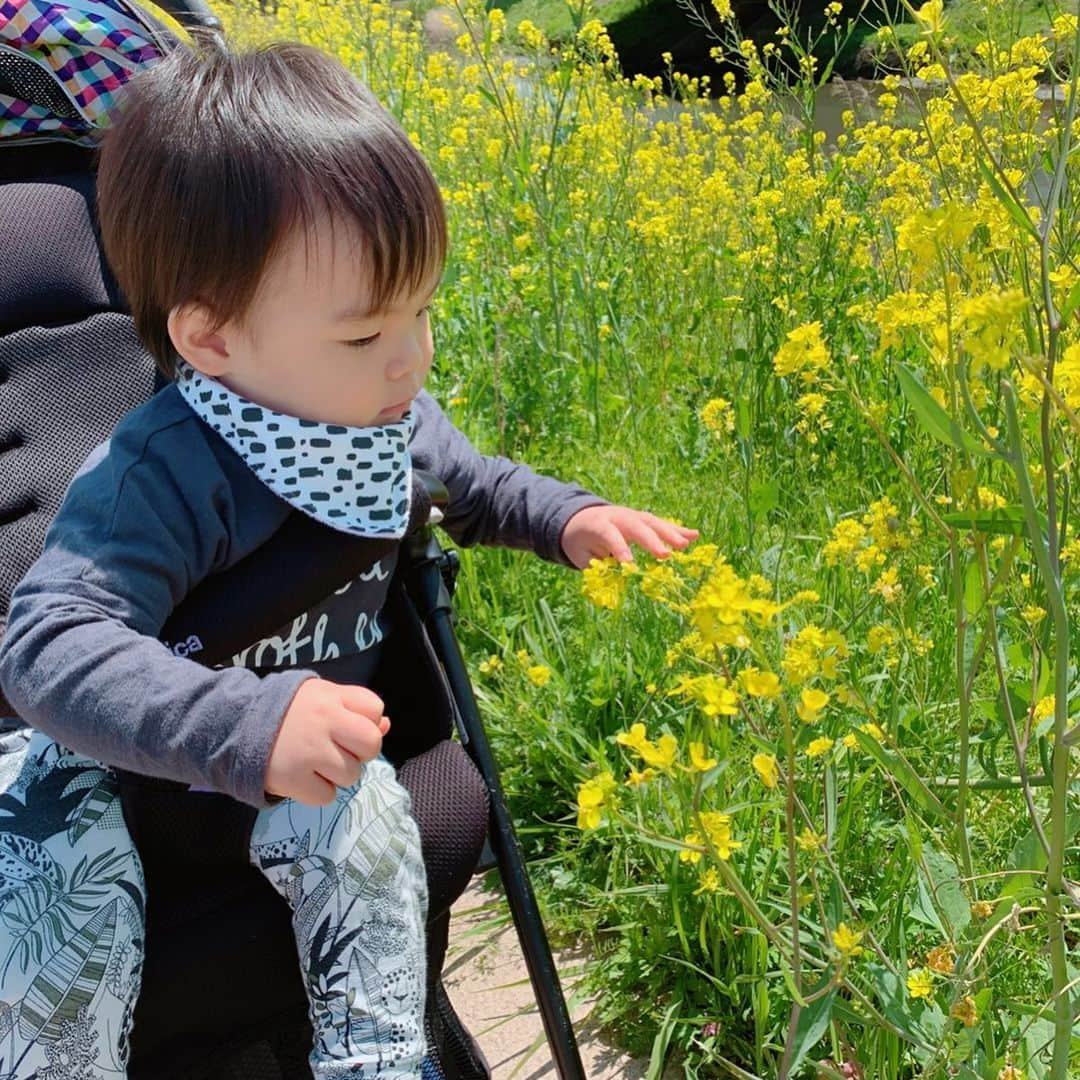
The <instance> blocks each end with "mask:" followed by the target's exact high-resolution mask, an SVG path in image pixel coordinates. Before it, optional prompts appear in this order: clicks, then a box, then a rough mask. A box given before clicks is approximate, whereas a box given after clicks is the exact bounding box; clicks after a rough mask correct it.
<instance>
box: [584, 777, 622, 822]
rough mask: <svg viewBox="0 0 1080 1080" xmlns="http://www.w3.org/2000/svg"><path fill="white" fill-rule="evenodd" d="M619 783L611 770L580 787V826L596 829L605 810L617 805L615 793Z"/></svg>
mask: <svg viewBox="0 0 1080 1080" xmlns="http://www.w3.org/2000/svg"><path fill="white" fill-rule="evenodd" d="M617 788H618V785H617V784H616V783H615V777H614V776H612V775H611V773H610V772H607V771H605V772H602V773H600V775H599V776H594V777H593V778H592V779H590V780H586V781H585V782H584V783H583V784H582V785H581V786H580V787H579V788H578V800H577V802H578V820H577V823H578V828H579V829H595V828H598V827H599V825H600V822H601V821H602V820H603V817H604V811H605V810H606V809H607V808H608V807H609V806H615V805H616V803H615V799H614V794H615V791H616V790H617Z"/></svg>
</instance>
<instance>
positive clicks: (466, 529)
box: [410, 392, 607, 566]
mask: <svg viewBox="0 0 1080 1080" xmlns="http://www.w3.org/2000/svg"><path fill="white" fill-rule="evenodd" d="M414 408H415V409H416V410H417V424H416V433H415V435H414V437H413V443H412V444H411V446H410V450H411V453H412V459H413V465H414V467H415V468H418V469H423V470H425V471H427V472H431V473H434V475H436V476H437V477H438V478H439V479H440V480H442V482H443V483H444V484H445V485H446V488H447V491H448V492H449V494H450V505H449V507H448V510H447V513H446V517H445V519H444V520H443V522H442V527H443V528H444V529H446V531H447V532H448V533H449V534H450V536H451V537H453V539H454V540H455V542H457V543H459V544H461V545H462V546H464V547H468V546H470V545H472V544H498V545H501V546H504V547H514V548H526V549H531V550H533V551H534V552H536V554H537V555H539V556H540V557H541V558H542V559H547V560H549V561H550V562H556V563H561V564H562V565H564V566H569V565H571V564H570V560H569V559H567V557H566V555H565V553H564V552H563V549H562V545H561V543H560V540H561V538H562V532H563V529H564V528H565V527H566V523H567V522H568V521H569V520H570V518H572V517H573V516H574V514H576V513H577V512H578V511H579V510H584V509H585V507H587V506H603V505H606V502H607V500H605V499H602V498H600V497H599V496H597V495H594V494H593V493H592V492H591V491H587V490H586V489H585V488H582V487H577V486H575V485H573V484H566V483H563V482H562V481H561V480H555V479H554V478H552V477H550V476H542V475H540V474H538V473H536V472H534V471H533V470H532V469H530V468H529V467H528V466H527V465H520V464H517V463H515V462H513V461H510V460H509V459H508V458H504V457H498V456H492V455H488V454H481V453H480V452H479V451H478V450H477V449H476V448H475V447H474V446H473V445H472V443H470V442H469V440H468V439H467V438H466V437H465V436H464V435H463V434H462V433H461V432H460V431H459V430H458V429H457V428H456V427H454V425H453V424H452V423H451V422H450V420H449V418H448V417H447V416H446V414H445V413H444V412H443V411H442V409H441V408H439V406H438V404H437V403H436V402H435V400H434V398H432V397H431V395H430V394H428V393H426V392H424V393H421V394H420V395H419V396H418V397H417V399H416V402H415V403H414Z"/></svg>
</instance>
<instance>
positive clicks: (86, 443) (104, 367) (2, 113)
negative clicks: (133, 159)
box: [0, 0, 217, 716]
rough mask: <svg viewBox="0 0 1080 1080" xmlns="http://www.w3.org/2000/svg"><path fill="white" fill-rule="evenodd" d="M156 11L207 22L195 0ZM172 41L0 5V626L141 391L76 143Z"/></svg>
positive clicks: (80, 13)
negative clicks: (76, 482) (80, 471)
mask: <svg viewBox="0 0 1080 1080" xmlns="http://www.w3.org/2000/svg"><path fill="white" fill-rule="evenodd" d="M162 6H163V7H164V8H165V9H166V10H169V11H170V12H171V13H173V14H175V15H176V16H177V17H178V18H180V19H181V21H184V22H186V23H188V24H189V25H194V24H203V25H207V26H213V25H216V24H217V20H216V19H215V18H214V16H213V15H212V14H211V13H210V11H209V9H208V8H207V7H206V6H205V4H204V3H203V2H202V0H180V2H177V0H167V2H166V3H163V4H162ZM172 40H173V38H172V35H171V33H170V31H168V30H166V29H165V28H164V27H163V26H161V25H160V24H159V23H158V22H157V21H156V20H155V19H154V18H153V17H152V16H150V15H148V14H147V13H145V12H143V11H141V10H140V9H139V8H137V7H135V6H134V5H132V4H130V3H128V0H74V2H65V3H51V2H50V0H0V245H2V253H3V258H0V634H2V633H3V628H4V625H5V622H6V618H7V612H8V607H9V604H10V600H11V591H12V589H13V588H14V586H15V584H16V583H17V582H18V581H19V579H20V578H21V577H22V576H23V574H24V573H25V572H26V570H27V568H28V567H29V565H30V563H31V562H33V560H34V559H35V558H36V557H37V555H38V554H39V552H40V551H41V547H42V544H43V542H44V539H45V533H46V531H47V529H48V526H49V522H50V521H51V520H52V517H53V515H54V514H55V513H56V511H57V509H58V508H59V506H60V503H61V501H62V499H63V495H64V492H65V491H66V489H67V486H68V484H69V482H70V480H71V477H72V475H73V474H74V472H75V470H76V469H77V468H78V466H79V464H80V463H81V462H82V461H83V459H84V458H85V457H86V455H87V454H88V453H89V452H90V450H92V449H93V447H94V446H96V445H97V444H98V443H100V442H101V441H102V440H104V439H105V438H107V437H108V435H109V433H110V432H111V431H112V429H113V427H115V425H116V423H117V421H118V420H119V419H120V418H121V417H122V416H123V415H124V413H126V412H127V411H128V410H129V409H131V408H133V407H134V406H136V405H138V404H140V403H141V402H143V401H145V400H146V399H147V398H148V397H149V396H150V395H151V393H153V391H154V389H155V373H154V365H153V362H152V360H151V358H150V357H149V355H148V354H147V353H146V352H145V350H144V349H143V348H142V346H141V345H140V344H139V341H138V339H137V338H136V335H135V332H134V327H133V324H132V321H131V319H130V317H129V316H128V315H127V314H126V312H125V310H124V303H123V299H122V297H121V296H120V294H119V290H118V289H117V287H116V283H115V281H114V280H113V278H112V275H111V274H110V273H109V270H108V267H107V266H106V265H105V262H104V259H103V258H102V255H101V252H100V247H99V244H98V239H97V234H96V228H95V216H94V175H93V160H92V151H91V150H90V149H89V146H90V144H92V141H93V135H94V133H95V129H96V126H97V125H98V124H99V123H101V122H102V121H103V120H104V119H105V115H106V112H107V109H108V107H109V106H110V105H112V104H113V103H114V95H115V94H116V92H117V91H119V90H121V89H122V86H123V84H124V82H126V81H127V79H128V78H130V77H131V76H132V75H133V74H135V73H136V72H137V70H138V69H139V68H140V66H142V65H145V64H148V63H151V62H153V61H154V60H155V59H157V58H158V57H160V56H161V55H162V53H163V50H164V49H166V48H168V47H169V45H170V43H171V42H172ZM8 711H9V710H8V709H7V708H6V706H5V703H4V702H3V701H2V699H0V716H2V715H4V714H5V713H6V712H8Z"/></svg>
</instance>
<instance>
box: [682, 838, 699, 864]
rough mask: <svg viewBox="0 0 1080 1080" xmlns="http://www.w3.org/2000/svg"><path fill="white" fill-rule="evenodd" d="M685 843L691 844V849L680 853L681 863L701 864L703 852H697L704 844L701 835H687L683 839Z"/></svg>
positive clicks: (685, 848) (685, 849)
mask: <svg viewBox="0 0 1080 1080" xmlns="http://www.w3.org/2000/svg"><path fill="white" fill-rule="evenodd" d="M683 843H684V844H689V845H690V846H689V847H684V848H683V849H682V850H681V851H680V852H679V862H688V863H699V862H701V852H700V851H697V850H695V848H700V847H701V844H702V839H701V835H700V834H699V833H696V832H692V833H687V834H686V835H685V836H684V837H683Z"/></svg>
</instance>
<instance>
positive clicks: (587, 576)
mask: <svg viewBox="0 0 1080 1080" xmlns="http://www.w3.org/2000/svg"><path fill="white" fill-rule="evenodd" d="M626 584H627V577H626V575H625V574H623V573H622V572H621V571H620V569H619V562H618V560H617V559H613V558H610V557H609V558H607V559H592V560H590V562H589V565H588V566H587V567H586V568H585V569H584V570H582V572H581V591H582V593H583V594H584V595H585V599H586V600H589V601H591V602H592V603H593V604H595V605H596V606H597V607H601V608H608V609H609V610H611V611H614V610H615V609H616V608H617V607H618V606H619V604H620V603H621V602H622V598H623V594H624V593H625V592H626Z"/></svg>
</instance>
